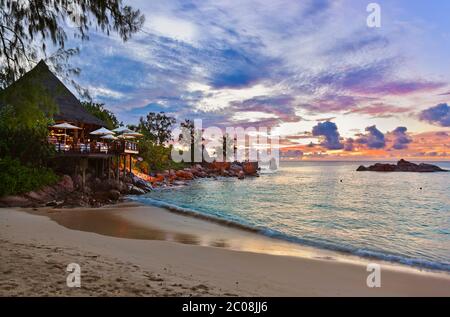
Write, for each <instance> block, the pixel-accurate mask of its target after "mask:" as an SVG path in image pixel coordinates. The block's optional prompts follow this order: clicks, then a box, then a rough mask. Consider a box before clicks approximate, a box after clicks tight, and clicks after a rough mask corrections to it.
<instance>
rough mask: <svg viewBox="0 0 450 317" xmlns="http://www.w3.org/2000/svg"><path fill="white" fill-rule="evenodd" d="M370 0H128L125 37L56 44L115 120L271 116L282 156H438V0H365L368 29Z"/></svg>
mask: <svg viewBox="0 0 450 317" xmlns="http://www.w3.org/2000/svg"><path fill="white" fill-rule="evenodd" d="M370 2H374V1H362V0H330V1H327V0H303V1H301V0H298V1H293V0H292V1H279V0H273V1H266V0H264V1H262V0H261V1H249V0H240V1H228V0H227V1H204V0H202V1H194V2H189V1H186V0H182V1H181V0H180V1H172V0H165V1H156V0H155V1H144V0H140V1H128V3H129V4H131V5H132V6H133V7H135V8H139V9H141V11H142V12H143V13H144V14H145V16H146V22H145V25H144V28H143V31H141V32H139V33H138V34H136V35H135V36H134V37H133V39H131V40H130V41H128V42H126V43H123V42H121V41H120V39H119V38H118V37H116V36H115V35H111V36H109V37H108V36H107V35H105V34H101V33H95V32H92V33H91V35H90V41H88V42H83V43H82V44H79V43H77V42H76V41H75V40H71V41H70V43H68V45H67V47H70V46H71V45H73V46H75V45H79V46H80V48H81V54H80V56H79V57H77V59H76V60H75V62H76V64H77V65H78V66H79V67H80V68H81V71H82V72H81V75H80V77H79V79H78V81H79V82H80V84H82V85H84V86H86V87H88V88H89V89H90V92H91V95H92V96H93V98H94V100H95V101H98V102H103V103H105V104H106V106H107V108H108V109H110V110H112V111H114V112H115V113H116V114H117V115H118V117H119V118H120V119H121V120H123V121H124V122H125V123H136V122H137V121H138V119H139V117H140V116H143V115H145V114H146V113H148V112H149V111H165V112H166V113H168V114H170V115H173V116H175V117H176V118H177V119H184V118H190V119H194V118H202V119H203V120H204V125H217V126H220V127H226V126H244V127H246V126H249V125H251V126H256V127H258V126H267V127H271V128H273V132H274V133H277V134H279V135H280V137H281V144H282V145H283V146H284V147H286V148H285V151H288V150H289V152H286V156H292V157H295V158H298V157H303V159H316V158H322V159H336V158H340V159H345V158H347V159H362V158H364V159H366V158H399V157H404V158H417V159H450V108H449V105H450V1H447V0H433V1H419V0H416V1H406V0H402V1H377V3H379V4H380V6H381V27H380V28H369V27H368V26H367V24H366V18H367V16H368V14H369V13H368V12H367V11H366V7H367V5H368V4H369V3H370ZM70 27H71V26H70V25H68V26H67V29H68V31H69V33H70Z"/></svg>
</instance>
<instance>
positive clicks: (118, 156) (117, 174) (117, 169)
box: [116, 155, 120, 181]
mask: <svg viewBox="0 0 450 317" xmlns="http://www.w3.org/2000/svg"><path fill="white" fill-rule="evenodd" d="M116 163H117V166H116V180H117V181H119V179H120V155H117V158H116Z"/></svg>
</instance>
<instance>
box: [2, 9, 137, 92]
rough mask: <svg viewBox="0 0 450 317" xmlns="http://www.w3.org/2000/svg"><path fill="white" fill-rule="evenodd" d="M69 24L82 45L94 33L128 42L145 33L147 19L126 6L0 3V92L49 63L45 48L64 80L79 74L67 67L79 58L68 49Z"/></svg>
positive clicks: (74, 50) (75, 51)
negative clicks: (37, 66)
mask: <svg viewBox="0 0 450 317" xmlns="http://www.w3.org/2000/svg"><path fill="white" fill-rule="evenodd" d="M67 23H71V24H72V25H74V26H75V27H74V28H71V30H73V36H74V37H75V38H79V39H81V40H82V41H86V40H88V39H89V36H88V33H89V30H90V28H91V27H95V29H97V30H100V31H102V32H104V33H106V34H108V35H109V34H110V33H111V32H115V33H117V34H118V35H119V36H120V37H121V39H122V40H124V41H126V40H128V39H129V38H130V37H131V35H132V34H133V33H135V32H137V31H138V30H139V29H140V28H141V27H142V25H143V23H144V16H143V15H142V14H141V13H140V11H139V10H134V9H133V8H131V7H130V6H127V5H123V4H122V0H96V1H92V0H33V1H24V0H0V88H4V87H6V86H8V85H10V84H11V83H12V82H14V81H15V80H16V79H17V78H18V77H20V76H22V75H23V74H24V73H25V72H26V71H28V70H29V69H30V68H32V67H33V66H34V65H35V64H37V63H38V62H39V60H40V59H41V58H47V57H48V56H47V53H48V52H47V46H52V47H53V48H55V49H56V53H55V54H51V56H50V57H48V61H50V62H51V64H52V66H53V70H54V71H56V72H57V73H58V74H59V75H61V76H62V77H65V76H64V75H68V74H76V73H77V72H79V70H78V69H77V68H71V67H70V65H69V64H68V63H67V60H68V58H69V57H70V56H72V55H74V54H76V53H77V52H78V49H66V48H65V46H64V45H65V42H66V40H67V32H68V28H67V27H66V25H67ZM49 44H50V45H49ZM76 88H78V87H76Z"/></svg>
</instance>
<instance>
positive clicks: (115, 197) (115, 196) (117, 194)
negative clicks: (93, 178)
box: [108, 189, 121, 201]
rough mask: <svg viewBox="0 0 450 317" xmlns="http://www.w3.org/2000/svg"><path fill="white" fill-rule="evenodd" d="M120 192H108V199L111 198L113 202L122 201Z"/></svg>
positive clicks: (114, 190)
mask: <svg viewBox="0 0 450 317" xmlns="http://www.w3.org/2000/svg"><path fill="white" fill-rule="evenodd" d="M120 196H121V195H120V192H119V191H118V190H116V189H111V190H110V191H109V192H108V197H109V199H111V200H114V201H116V200H119V199H120Z"/></svg>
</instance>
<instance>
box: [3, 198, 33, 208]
mask: <svg viewBox="0 0 450 317" xmlns="http://www.w3.org/2000/svg"><path fill="white" fill-rule="evenodd" d="M32 204H33V203H32V202H31V201H30V200H29V199H27V198H25V197H23V196H4V197H1V198H0V207H30V206H31V205H32Z"/></svg>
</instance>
